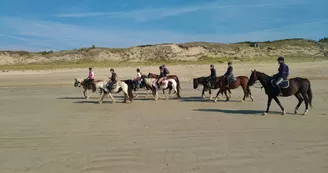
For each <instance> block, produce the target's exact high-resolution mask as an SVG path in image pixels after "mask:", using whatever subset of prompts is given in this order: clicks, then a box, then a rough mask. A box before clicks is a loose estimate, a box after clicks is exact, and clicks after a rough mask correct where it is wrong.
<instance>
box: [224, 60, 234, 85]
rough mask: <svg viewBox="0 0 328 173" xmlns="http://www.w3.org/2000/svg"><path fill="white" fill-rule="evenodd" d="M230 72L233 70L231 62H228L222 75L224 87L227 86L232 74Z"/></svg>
mask: <svg viewBox="0 0 328 173" xmlns="http://www.w3.org/2000/svg"><path fill="white" fill-rule="evenodd" d="M232 72H233V67H232V62H228V68H227V71H226V72H225V73H224V75H223V76H224V82H225V85H226V87H229V80H230V78H231V77H232V76H233V74H232Z"/></svg>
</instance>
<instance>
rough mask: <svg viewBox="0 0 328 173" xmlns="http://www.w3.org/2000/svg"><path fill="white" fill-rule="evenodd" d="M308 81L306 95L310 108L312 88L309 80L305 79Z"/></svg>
mask: <svg viewBox="0 0 328 173" xmlns="http://www.w3.org/2000/svg"><path fill="white" fill-rule="evenodd" d="M307 81H308V82H309V88H308V90H307V95H308V97H309V100H308V101H309V105H310V106H311V108H312V98H313V94H312V89H311V82H310V81H309V80H307Z"/></svg>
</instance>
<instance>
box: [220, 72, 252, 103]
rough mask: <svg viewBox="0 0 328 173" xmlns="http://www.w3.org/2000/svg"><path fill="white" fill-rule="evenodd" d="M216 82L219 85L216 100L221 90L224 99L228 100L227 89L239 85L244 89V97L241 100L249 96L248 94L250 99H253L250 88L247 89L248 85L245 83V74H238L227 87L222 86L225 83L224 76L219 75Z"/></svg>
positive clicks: (246, 78) (246, 80)
mask: <svg viewBox="0 0 328 173" xmlns="http://www.w3.org/2000/svg"><path fill="white" fill-rule="evenodd" d="M218 83H219V85H220V90H219V91H218V93H217V94H216V97H215V101H217V98H218V96H219V94H220V93H221V94H222V93H223V92H224V94H225V96H226V98H227V99H226V101H229V97H228V96H227V90H230V89H236V88H239V86H241V87H242V89H243V91H244V98H243V99H242V101H245V99H246V97H249V96H250V98H251V100H252V101H254V99H253V97H252V93H251V90H250V89H249V87H248V85H247V84H248V77H247V76H238V77H237V78H236V81H234V82H231V83H229V87H226V86H224V85H225V82H224V76H220V77H219V82H218Z"/></svg>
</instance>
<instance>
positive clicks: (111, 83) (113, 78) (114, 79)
mask: <svg viewBox="0 0 328 173" xmlns="http://www.w3.org/2000/svg"><path fill="white" fill-rule="evenodd" d="M110 73H111V77H110V81H109V82H108V83H107V88H108V89H109V90H112V89H114V88H115V87H114V85H115V84H116V82H117V75H116V73H115V71H114V69H112V68H111V69H110Z"/></svg>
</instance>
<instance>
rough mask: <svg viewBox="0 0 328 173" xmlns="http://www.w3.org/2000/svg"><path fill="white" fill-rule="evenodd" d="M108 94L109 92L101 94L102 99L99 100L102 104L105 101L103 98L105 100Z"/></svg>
mask: <svg viewBox="0 0 328 173" xmlns="http://www.w3.org/2000/svg"><path fill="white" fill-rule="evenodd" d="M106 95H107V94H105V93H104V94H103V95H102V96H101V98H100V100H99V102H98V103H99V104H101V103H102V102H103V100H104V98H105V96H106Z"/></svg>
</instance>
